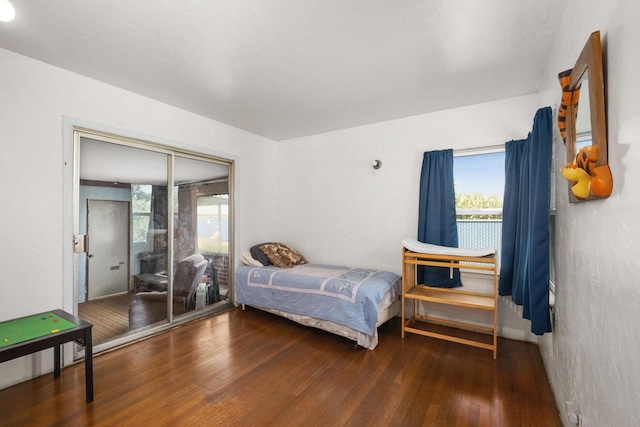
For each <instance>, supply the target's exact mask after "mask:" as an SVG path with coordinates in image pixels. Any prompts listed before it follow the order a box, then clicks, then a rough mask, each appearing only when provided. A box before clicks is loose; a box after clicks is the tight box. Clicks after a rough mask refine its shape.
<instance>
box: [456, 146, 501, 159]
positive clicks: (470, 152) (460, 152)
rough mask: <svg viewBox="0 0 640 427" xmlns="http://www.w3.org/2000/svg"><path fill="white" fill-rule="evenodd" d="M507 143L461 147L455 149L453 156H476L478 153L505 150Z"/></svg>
mask: <svg viewBox="0 0 640 427" xmlns="http://www.w3.org/2000/svg"><path fill="white" fill-rule="evenodd" d="M504 148H505V144H498V145H485V146H484V147H473V148H461V149H454V150H453V157H463V156H475V155H477V154H491V153H500V152H503V151H504Z"/></svg>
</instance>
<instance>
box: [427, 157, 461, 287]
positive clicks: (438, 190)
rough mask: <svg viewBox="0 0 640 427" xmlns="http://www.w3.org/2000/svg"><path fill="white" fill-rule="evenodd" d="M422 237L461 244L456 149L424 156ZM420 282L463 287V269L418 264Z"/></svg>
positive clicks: (449, 244) (442, 243) (441, 243)
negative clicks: (455, 172)
mask: <svg viewBox="0 0 640 427" xmlns="http://www.w3.org/2000/svg"><path fill="white" fill-rule="evenodd" d="M419 203H420V205H419V212H418V240H419V241H420V242H423V243H432V244H434V245H441V246H448V247H453V248H457V247H458V226H457V224H456V195H455V190H454V188H453V150H440V151H427V152H426V153H424V156H423V158H422V172H421V175H420V200H419ZM417 274H418V277H417V281H418V283H420V284H428V285H429V286H437V287H443V288H454V287H457V286H462V282H461V281H460V270H459V269H457V268H455V269H452V270H451V269H449V268H446V267H425V266H418V270H417Z"/></svg>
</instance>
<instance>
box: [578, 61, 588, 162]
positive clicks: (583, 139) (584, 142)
mask: <svg viewBox="0 0 640 427" xmlns="http://www.w3.org/2000/svg"><path fill="white" fill-rule="evenodd" d="M588 80H589V77H588V71H585V73H584V74H583V76H582V79H581V86H580V100H579V103H578V113H577V114H578V115H577V117H576V152H578V151H580V149H581V148H582V147H586V146H589V145H592V136H591V135H592V133H591V114H590V111H591V107H590V105H589V81H588Z"/></svg>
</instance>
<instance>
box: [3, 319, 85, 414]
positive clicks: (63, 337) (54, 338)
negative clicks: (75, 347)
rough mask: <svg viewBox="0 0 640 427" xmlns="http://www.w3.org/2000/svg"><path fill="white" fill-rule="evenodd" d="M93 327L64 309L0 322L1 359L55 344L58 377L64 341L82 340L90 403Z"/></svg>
mask: <svg viewBox="0 0 640 427" xmlns="http://www.w3.org/2000/svg"><path fill="white" fill-rule="evenodd" d="M92 327H93V325H92V324H91V323H89V322H87V321H85V320H82V319H80V318H79V317H76V316H74V315H73V314H70V313H67V312H66V311H64V310H51V311H47V312H44V313H40V314H34V315H30V316H25V317H21V318H19V319H13V320H7V321H4V322H0V363H2V362H6V361H8V360H12V359H16V358H18V357H22V356H26V355H29V354H32V353H35V352H37V351H42V350H45V349H48V348H52V347H53V377H54V378H58V377H59V376H60V368H61V358H62V345H63V344H65V343H67V342H75V343H77V344H80V345H81V346H83V347H84V375H85V389H86V396H87V403H90V402H93V345H92V342H91V341H92V333H91V328H92ZM0 424H2V422H1V421H0Z"/></svg>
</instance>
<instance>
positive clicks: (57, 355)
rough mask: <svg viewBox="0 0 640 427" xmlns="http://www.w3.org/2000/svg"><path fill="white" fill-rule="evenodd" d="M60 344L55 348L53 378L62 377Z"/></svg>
mask: <svg viewBox="0 0 640 427" xmlns="http://www.w3.org/2000/svg"><path fill="white" fill-rule="evenodd" d="M60 347H61V346H60V344H58V345H56V346H54V347H53V378H59V377H60V351H61V348H60Z"/></svg>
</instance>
